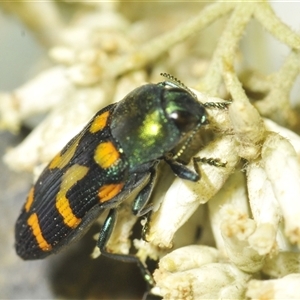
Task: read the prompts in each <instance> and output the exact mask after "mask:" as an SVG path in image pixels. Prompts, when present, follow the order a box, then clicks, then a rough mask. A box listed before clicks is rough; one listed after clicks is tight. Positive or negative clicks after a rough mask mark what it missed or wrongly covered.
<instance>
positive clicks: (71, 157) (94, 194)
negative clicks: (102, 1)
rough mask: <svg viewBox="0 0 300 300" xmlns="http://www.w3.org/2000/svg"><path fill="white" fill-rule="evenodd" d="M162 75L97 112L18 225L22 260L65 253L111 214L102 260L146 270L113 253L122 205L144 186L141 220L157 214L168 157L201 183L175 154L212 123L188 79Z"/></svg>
mask: <svg viewBox="0 0 300 300" xmlns="http://www.w3.org/2000/svg"><path fill="white" fill-rule="evenodd" d="M162 75H164V76H165V77H167V79H168V80H166V81H163V82H160V83H158V84H145V85H143V86H141V87H138V88H136V89H135V90H133V91H132V92H130V93H129V94H128V95H127V96H126V97H125V98H124V99H123V100H121V101H120V102H118V103H115V104H111V105H108V106H107V107H105V108H103V109H102V110H100V111H99V112H97V113H96V115H95V116H94V117H93V118H92V119H91V121H90V122H89V123H88V124H87V125H86V126H85V128H84V129H83V130H82V131H81V132H80V133H78V134H77V135H76V136H75V137H74V138H73V139H71V141H70V142H68V143H67V145H66V146H65V147H64V148H63V149H62V150H61V151H60V152H59V153H58V154H57V155H56V156H55V157H54V158H53V159H52V161H51V162H50V163H49V164H48V166H47V167H46V168H45V169H44V171H43V172H42V174H41V175H40V177H39V178H38V180H37V181H36V183H35V185H34V186H33V187H32V188H31V189H30V191H29V193H28V197H27V200H26V202H25V204H24V206H23V208H22V211H21V214H20V216H19V218H18V219H17V222H16V226H15V248H16V252H17V254H18V255H19V256H20V257H21V258H23V259H25V260H28V259H42V258H44V257H46V256H48V255H50V254H52V253H57V252H59V251H61V250H62V249H63V248H65V247H66V246H68V245H69V244H70V243H72V242H74V241H76V240H78V239H79V238H80V237H82V235H83V234H84V233H85V232H86V231H87V230H88V228H89V227H90V226H91V224H92V223H93V221H95V219H97V218H98V217H99V215H100V214H101V212H102V211H104V210H105V209H109V213H108V216H107V218H106V220H105V222H104V224H103V226H102V229H101V232H100V236H99V239H98V242H97V246H98V247H99V248H100V251H101V253H102V255H106V256H109V257H113V258H117V259H120V260H125V261H134V262H137V263H138V264H140V266H141V267H143V265H142V263H141V262H140V261H139V260H138V258H137V257H135V256H134V255H128V256H127V255H122V254H113V253H108V252H107V251H106V244H107V242H108V240H109V238H110V235H111V233H112V230H113V227H114V224H115V222H116V213H117V207H118V205H119V204H120V203H121V202H122V201H123V200H124V199H126V198H127V197H128V196H129V195H130V194H131V193H132V192H133V191H134V190H135V189H136V188H138V187H139V186H141V184H142V183H143V184H144V186H143V187H142V188H141V190H140V191H139V192H138V194H137V196H136V198H135V200H134V201H133V204H132V212H133V213H134V214H135V215H138V216H141V215H144V214H145V213H147V212H148V211H149V210H150V209H151V205H149V203H148V202H149V198H150V196H151V192H152V190H153V187H154V185H155V179H156V171H157V166H158V163H159V162H160V161H162V160H165V161H166V162H167V163H168V164H169V166H170V167H171V169H172V171H173V172H174V173H175V175H177V176H179V177H180V178H183V179H187V180H191V181H197V180H198V179H199V178H200V176H199V174H198V173H197V172H195V171H193V170H190V169H189V168H187V167H186V166H185V165H183V164H182V163H181V162H179V160H178V159H177V157H178V155H176V153H175V152H174V151H175V149H176V148H177V147H178V145H183V146H182V147H185V146H186V145H188V143H189V141H190V139H191V138H192V136H193V135H194V134H195V132H197V131H198V129H199V128H200V127H201V126H203V125H205V124H206V123H207V113H206V107H205V105H204V104H201V103H200V102H199V101H198V100H197V98H196V96H195V95H194V94H193V93H192V92H191V91H190V90H189V89H188V88H187V87H185V86H184V85H183V84H182V83H181V82H180V81H178V80H176V79H174V77H172V76H170V75H168V74H162ZM170 153H171V154H172V155H170Z"/></svg>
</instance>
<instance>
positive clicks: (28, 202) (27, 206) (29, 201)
mask: <svg viewBox="0 0 300 300" xmlns="http://www.w3.org/2000/svg"><path fill="white" fill-rule="evenodd" d="M33 200H34V187H32V188H31V189H30V191H29V193H28V196H27V200H26V203H25V211H26V212H29V210H30V207H31V205H32V202H33Z"/></svg>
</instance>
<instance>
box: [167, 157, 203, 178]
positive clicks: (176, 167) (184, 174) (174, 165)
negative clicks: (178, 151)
mask: <svg viewBox="0 0 300 300" xmlns="http://www.w3.org/2000/svg"><path fill="white" fill-rule="evenodd" d="M165 161H166V162H167V163H168V165H169V166H170V167H171V169H172V171H173V172H174V174H175V175H177V176H178V177H179V178H181V179H186V180H190V181H194V182H196V181H198V180H199V179H200V177H201V175H200V170H199V167H198V166H197V165H195V164H194V168H195V171H192V170H190V169H189V168H188V167H187V166H185V165H184V164H182V163H180V162H178V161H177V160H175V159H172V158H171V157H165Z"/></svg>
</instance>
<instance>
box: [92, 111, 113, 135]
mask: <svg viewBox="0 0 300 300" xmlns="http://www.w3.org/2000/svg"><path fill="white" fill-rule="evenodd" d="M108 116H109V111H106V112H104V113H103V114H101V115H100V116H97V117H95V119H94V120H93V123H92V124H91V127H90V132H91V133H95V132H97V131H100V130H102V129H103V128H104V127H105V126H106V123H107V118H108Z"/></svg>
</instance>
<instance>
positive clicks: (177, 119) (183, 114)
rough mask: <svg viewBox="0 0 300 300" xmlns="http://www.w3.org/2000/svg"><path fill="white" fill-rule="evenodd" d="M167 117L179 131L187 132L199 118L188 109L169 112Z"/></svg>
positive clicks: (196, 124) (197, 122)
mask: <svg viewBox="0 0 300 300" xmlns="http://www.w3.org/2000/svg"><path fill="white" fill-rule="evenodd" d="M169 117H170V119H172V120H173V121H174V123H175V124H176V126H177V127H178V129H179V130H180V131H181V132H189V131H191V130H193V129H195V128H196V127H197V126H198V124H199V119H198V118H197V117H196V116H195V115H194V114H191V113H190V112H188V111H182V110H175V111H173V112H171V113H170V115H169Z"/></svg>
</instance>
